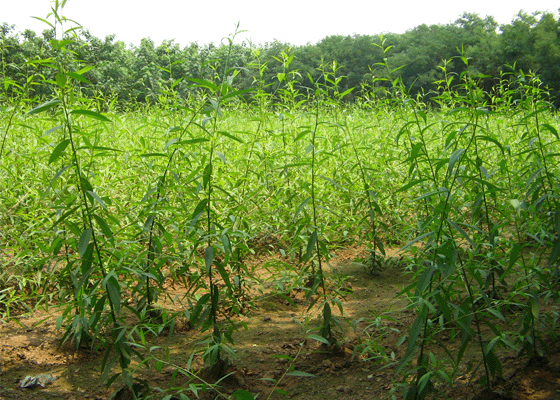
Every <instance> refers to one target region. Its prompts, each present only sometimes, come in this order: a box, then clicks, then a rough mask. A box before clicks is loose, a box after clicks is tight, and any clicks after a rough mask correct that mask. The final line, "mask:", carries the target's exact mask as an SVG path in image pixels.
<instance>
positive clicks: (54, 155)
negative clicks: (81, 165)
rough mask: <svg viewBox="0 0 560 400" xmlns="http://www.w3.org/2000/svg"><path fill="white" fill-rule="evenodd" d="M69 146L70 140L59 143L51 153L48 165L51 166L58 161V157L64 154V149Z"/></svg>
mask: <svg viewBox="0 0 560 400" xmlns="http://www.w3.org/2000/svg"><path fill="white" fill-rule="evenodd" d="M69 144H70V139H64V140H62V141H61V142H60V143H58V144H57V145H56V147H55V148H54V150H53V152H52V153H51V156H50V157H49V164H52V163H53V162H55V161H56V160H58V159H59V158H60V156H61V155H62V154H63V153H64V150H66V147H68V145H69Z"/></svg>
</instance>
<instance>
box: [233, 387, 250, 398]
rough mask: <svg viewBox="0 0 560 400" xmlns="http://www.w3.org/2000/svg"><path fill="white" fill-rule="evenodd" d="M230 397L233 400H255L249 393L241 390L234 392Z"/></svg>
mask: <svg viewBox="0 0 560 400" xmlns="http://www.w3.org/2000/svg"><path fill="white" fill-rule="evenodd" d="M232 396H233V398H234V399H235V400H255V398H254V397H253V395H252V394H251V393H249V392H248V391H246V390H243V389H239V390H236V391H235V392H233V394H232Z"/></svg>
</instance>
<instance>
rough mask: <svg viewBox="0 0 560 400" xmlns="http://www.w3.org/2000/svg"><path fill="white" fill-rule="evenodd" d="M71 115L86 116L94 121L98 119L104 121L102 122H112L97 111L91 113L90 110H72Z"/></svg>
mask: <svg viewBox="0 0 560 400" xmlns="http://www.w3.org/2000/svg"><path fill="white" fill-rule="evenodd" d="M71 114H74V115H84V116H86V117H90V118H93V119H96V120H98V121H102V122H111V120H110V119H109V118H107V117H106V116H104V115H102V114H99V113H97V112H95V111H90V110H72V111H71Z"/></svg>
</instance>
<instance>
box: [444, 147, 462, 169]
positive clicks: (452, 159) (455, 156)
mask: <svg viewBox="0 0 560 400" xmlns="http://www.w3.org/2000/svg"><path fill="white" fill-rule="evenodd" d="M465 151H466V150H465V149H457V150H455V151H454V152H453V154H452V155H451V157H449V166H448V168H447V173H448V174H451V173H452V172H453V167H454V166H455V164H456V163H457V161H459V160H460V159H461V156H462V155H463V153H464V152H465Z"/></svg>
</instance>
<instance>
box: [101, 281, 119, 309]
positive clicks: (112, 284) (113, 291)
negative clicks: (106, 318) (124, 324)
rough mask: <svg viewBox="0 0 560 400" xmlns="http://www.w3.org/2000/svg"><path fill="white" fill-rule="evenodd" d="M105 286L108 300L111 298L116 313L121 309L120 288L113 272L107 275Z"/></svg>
mask: <svg viewBox="0 0 560 400" xmlns="http://www.w3.org/2000/svg"><path fill="white" fill-rule="evenodd" d="M105 287H106V288H107V294H108V295H109V300H111V304H112V305H113V308H114V310H115V312H116V313H117V314H118V313H119V312H120V310H121V290H120V286H119V281H118V280H117V277H116V276H115V275H114V273H113V272H112V273H111V274H110V275H108V276H107V278H106V284H105Z"/></svg>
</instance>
